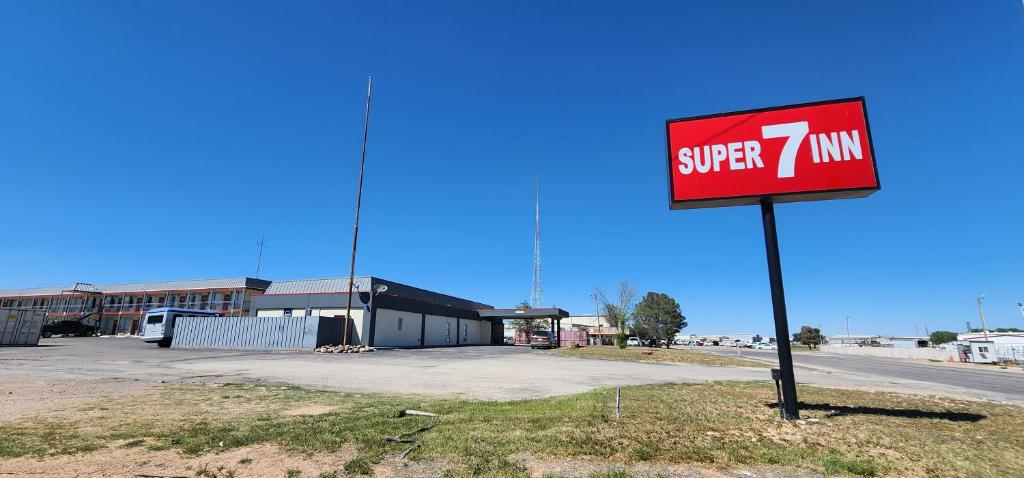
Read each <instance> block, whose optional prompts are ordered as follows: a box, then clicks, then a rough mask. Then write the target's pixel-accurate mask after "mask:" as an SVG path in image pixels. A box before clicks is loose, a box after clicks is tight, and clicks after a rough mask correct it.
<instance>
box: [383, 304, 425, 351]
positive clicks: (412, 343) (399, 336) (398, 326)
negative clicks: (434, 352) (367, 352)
mask: <svg viewBox="0 0 1024 478" xmlns="http://www.w3.org/2000/svg"><path fill="white" fill-rule="evenodd" d="M422 320H423V316H422V315H420V314H414V313H412V312H404V311H400V310H390V309H377V323H376V325H375V326H374V336H373V345H374V346H376V347H417V346H419V345H420V322H422Z"/></svg>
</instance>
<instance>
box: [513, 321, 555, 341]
mask: <svg viewBox="0 0 1024 478" xmlns="http://www.w3.org/2000/svg"><path fill="white" fill-rule="evenodd" d="M508 324H509V325H511V326H512V328H513V329H515V330H516V332H518V333H520V334H523V335H525V336H526V337H527V338H529V337H530V336H531V335H533V333H534V332H540V331H544V330H548V324H547V321H546V320H544V319H512V320H510V321H508Z"/></svg>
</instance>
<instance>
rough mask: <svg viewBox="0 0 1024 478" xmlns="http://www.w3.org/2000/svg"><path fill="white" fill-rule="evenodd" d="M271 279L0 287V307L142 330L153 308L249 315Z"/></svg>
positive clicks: (116, 330)
mask: <svg viewBox="0 0 1024 478" xmlns="http://www.w3.org/2000/svg"><path fill="white" fill-rule="evenodd" d="M269 286H270V281H267V280H262V279H253V278H250V277H243V278H235V279H198V280H172V281H157V282H136V283H128V284H103V285H92V284H86V283H81V282H80V283H77V284H74V285H68V286H64V287H39V288H32V289H0V307H12V308H21V309H35V310H45V311H46V319H47V321H48V322H53V321H59V320H75V321H79V322H83V323H86V324H90V325H94V326H96V330H97V331H99V333H101V334H105V335H112V334H132V335H134V334H138V333H141V327H140V324H141V320H140V319H141V317H142V316H144V315H145V314H146V312H147V311H149V310H150V309H155V308H157V307H179V308H185V309H200V310H212V311H216V312H220V313H221V314H223V315H237V316H248V315H249V313H250V307H251V304H252V300H253V298H254V297H257V296H259V295H262V294H263V292H264V291H265V290H266V289H267V287H269Z"/></svg>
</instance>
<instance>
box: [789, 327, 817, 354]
mask: <svg viewBox="0 0 1024 478" xmlns="http://www.w3.org/2000/svg"><path fill="white" fill-rule="evenodd" d="M793 341H794V342H800V343H801V344H804V345H806V346H807V348H808V349H810V348H818V345H820V344H821V330H819V329H817V328H814V327H811V326H810V325H805V326H803V327H800V331H799V332H797V333H795V334H793Z"/></svg>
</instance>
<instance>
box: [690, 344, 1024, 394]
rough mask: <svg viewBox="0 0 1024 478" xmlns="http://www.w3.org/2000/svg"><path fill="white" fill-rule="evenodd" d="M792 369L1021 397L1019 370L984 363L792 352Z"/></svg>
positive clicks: (758, 353)
mask: <svg viewBox="0 0 1024 478" xmlns="http://www.w3.org/2000/svg"><path fill="white" fill-rule="evenodd" d="M708 350H710V351H711V352H712V353H717V354H720V355H729V356H735V355H736V349H735V348H730V347H708ZM739 353H740V355H741V356H742V357H744V358H748V359H757V360H764V361H767V362H772V363H775V364H777V363H778V353H777V352H776V351H774V350H772V351H769V350H751V349H741V350H740V351H739ZM793 364H794V365H795V366H796V367H798V368H799V367H803V368H805V369H807V368H812V369H815V370H831V371H834V372H837V373H843V374H859V375H874V376H877V377H879V378H880V379H883V380H884V379H900V380H915V381H919V382H926V383H930V384H934V385H936V386H940V387H942V386H945V387H956V388H966V389H969V390H978V391H983V392H989V393H994V394H1002V395H1008V396H1017V397H1024V370H1021V369H1020V367H1017V368H1015V369H1009V370H1003V369H1000V368H998V367H996V366H994V365H984V364H973V365H968V364H954V365H948V366H947V365H946V364H933V363H928V362H925V361H923V360H901V359H892V358H883V357H870V356H858V355H847V354H842V355H840V354H833V353H827V352H795V353H793Z"/></svg>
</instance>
